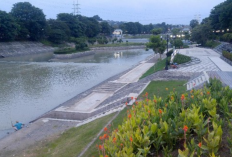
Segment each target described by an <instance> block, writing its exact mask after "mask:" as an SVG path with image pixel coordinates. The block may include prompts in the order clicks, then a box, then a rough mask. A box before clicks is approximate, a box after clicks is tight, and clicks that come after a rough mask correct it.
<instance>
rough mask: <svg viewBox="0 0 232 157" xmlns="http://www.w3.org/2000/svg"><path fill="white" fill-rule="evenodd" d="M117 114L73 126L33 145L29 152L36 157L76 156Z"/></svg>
mask: <svg viewBox="0 0 232 157" xmlns="http://www.w3.org/2000/svg"><path fill="white" fill-rule="evenodd" d="M114 115H115V113H114V114H111V115H108V116H105V117H102V118H100V119H97V120H95V121H93V122H90V123H88V124H85V125H82V126H80V127H77V128H71V129H69V130H68V131H66V132H64V133H63V134H62V135H60V136H59V137H58V138H56V139H54V140H52V141H50V142H49V143H47V144H43V145H42V146H39V148H34V149H33V147H32V148H31V149H30V150H29V152H28V154H31V156H35V157H66V156H67V157H76V156H77V155H78V154H80V153H81V151H82V150H83V149H84V148H85V147H86V146H87V145H88V144H89V143H90V142H91V141H92V140H93V138H95V137H96V135H97V134H98V133H99V132H100V131H101V130H102V129H103V127H104V126H105V125H106V124H107V123H108V122H109V121H110V120H111V118H112V117H113V116H114ZM35 147H38V146H35Z"/></svg>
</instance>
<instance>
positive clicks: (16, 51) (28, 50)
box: [0, 41, 56, 57]
mask: <svg viewBox="0 0 232 157" xmlns="http://www.w3.org/2000/svg"><path fill="white" fill-rule="evenodd" d="M55 49H56V48H53V47H50V46H45V45H43V44H42V43H40V42H31V41H23V42H0V56H1V57H13V56H20V55H28V54H39V53H47V52H53V51H54V50H55Z"/></svg>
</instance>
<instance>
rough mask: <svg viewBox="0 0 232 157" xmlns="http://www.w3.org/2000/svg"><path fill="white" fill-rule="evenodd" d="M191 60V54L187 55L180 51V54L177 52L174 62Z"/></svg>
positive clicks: (180, 62)
mask: <svg viewBox="0 0 232 157" xmlns="http://www.w3.org/2000/svg"><path fill="white" fill-rule="evenodd" d="M189 61H191V58H190V57H189V56H185V55H182V54H179V53H178V54H176V56H175V58H174V60H173V63H177V64H182V63H186V62H189Z"/></svg>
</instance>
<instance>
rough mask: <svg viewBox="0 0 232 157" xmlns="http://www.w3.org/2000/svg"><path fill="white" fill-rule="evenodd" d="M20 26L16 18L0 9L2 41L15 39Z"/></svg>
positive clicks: (0, 37)
mask: <svg viewBox="0 0 232 157" xmlns="http://www.w3.org/2000/svg"><path fill="white" fill-rule="evenodd" d="M18 29H19V26H18V24H17V23H16V21H15V20H14V18H13V17H12V16H11V15H10V14H7V13H6V12H5V11H0V41H11V40H14V39H15V37H16V36H17V34H18Z"/></svg>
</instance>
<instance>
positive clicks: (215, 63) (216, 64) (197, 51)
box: [170, 48, 232, 72]
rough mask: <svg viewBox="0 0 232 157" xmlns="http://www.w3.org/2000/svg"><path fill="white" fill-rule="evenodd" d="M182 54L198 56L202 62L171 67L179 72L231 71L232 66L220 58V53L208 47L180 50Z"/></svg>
mask: <svg viewBox="0 0 232 157" xmlns="http://www.w3.org/2000/svg"><path fill="white" fill-rule="evenodd" d="M179 53H180V54H183V55H187V56H191V57H196V58H198V59H200V61H201V62H200V63H198V64H195V65H191V66H187V67H181V68H179V69H170V71H178V72H203V71H231V70H232V67H231V66H230V65H229V64H228V63H226V62H225V61H223V60H222V59H221V58H220V54H218V53H216V52H215V51H213V50H211V49H206V48H190V49H181V50H179Z"/></svg>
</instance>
